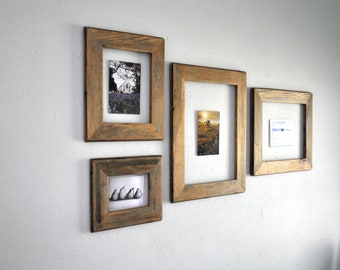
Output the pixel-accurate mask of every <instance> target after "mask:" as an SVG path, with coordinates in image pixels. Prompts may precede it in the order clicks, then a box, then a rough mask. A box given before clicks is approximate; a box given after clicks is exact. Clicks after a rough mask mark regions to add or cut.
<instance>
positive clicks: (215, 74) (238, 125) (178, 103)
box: [171, 63, 247, 202]
mask: <svg viewBox="0 0 340 270" xmlns="http://www.w3.org/2000/svg"><path fill="white" fill-rule="evenodd" d="M172 76H173V86H172V90H173V93H172V131H171V133H172V143H171V145H172V149H171V153H172V157H171V179H172V192H171V193H172V194H171V195H172V198H171V200H172V202H181V201H187V200H195V199H201V198H208V197H214V196H221V195H227V194H233V193H240V192H244V191H245V189H246V181H245V176H246V119H247V89H246V73H245V72H242V71H234V70H224V69H217V68H208V67H201V66H192V65H184V64H177V63H174V64H172ZM186 81H190V82H202V83H213V84H223V85H225V84H226V85H233V86H236V96H235V118H236V119H235V134H234V137H235V140H234V141H235V147H234V149H235V153H234V159H235V162H234V164H235V168H233V169H235V178H234V179H222V180H220V179H216V181H215V180H213V181H210V182H203V183H197V184H186V183H185V151H184V149H185V147H186V145H185V139H184V138H185V130H186V127H185V121H184V114H185V104H186V100H185V91H186V90H185V82H186ZM225 166H227V164H226V165H225ZM203 181H204V180H203Z"/></svg>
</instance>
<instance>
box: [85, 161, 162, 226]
mask: <svg viewBox="0 0 340 270" xmlns="http://www.w3.org/2000/svg"><path fill="white" fill-rule="evenodd" d="M141 174H147V175H148V194H149V197H148V205H147V206H143V207H137V208H131V209H126V210H118V211H111V212H110V211H109V178H110V177H112V176H118V175H141ZM161 219H162V156H144V157H125V158H105V159H91V231H92V232H98V231H103V230H108V229H115V228H120V227H125V226H131V225H136V224H142V223H148V222H153V221H159V220H161Z"/></svg>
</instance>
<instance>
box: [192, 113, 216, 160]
mask: <svg viewBox="0 0 340 270" xmlns="http://www.w3.org/2000/svg"><path fill="white" fill-rule="evenodd" d="M219 137H220V112H215V111H198V112H197V155H198V156H203V155H218V154H219Z"/></svg>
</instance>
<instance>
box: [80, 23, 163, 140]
mask: <svg viewBox="0 0 340 270" xmlns="http://www.w3.org/2000/svg"><path fill="white" fill-rule="evenodd" d="M103 48H109V49H119V50H126V51H134V52H140V53H148V54H150V77H151V78H150V88H151V89H150V123H107V122H104V121H103V117H104V116H103ZM85 66H86V70H85V76H86V78H85V80H86V86H85V94H86V95H85V97H86V138H85V139H86V141H132V140H141V141H143V140H162V139H163V116H164V39H163V38H158V37H151V36H144V35H138V34H130V33H123V32H116V31H110V30H103V29H96V28H90V27H85Z"/></svg>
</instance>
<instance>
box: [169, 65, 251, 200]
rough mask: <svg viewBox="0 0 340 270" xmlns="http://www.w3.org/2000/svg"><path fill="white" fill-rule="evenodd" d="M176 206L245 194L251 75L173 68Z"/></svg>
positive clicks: (173, 142) (215, 70)
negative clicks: (248, 91) (222, 196)
mask: <svg viewBox="0 0 340 270" xmlns="http://www.w3.org/2000/svg"><path fill="white" fill-rule="evenodd" d="M172 76H173V86H172V91H173V93H172V143H171V148H172V149H171V151H172V158H171V178H172V192H171V193H172V194H171V195H172V202H181V201H187V200H195V199H201V198H208V197H214V196H221V195H227V194H233V193H240V192H244V191H245V184H246V183H245V175H246V117H247V115H246V102H247V92H246V73H245V72H242V71H234V70H225V69H217V68H209V67H200V66H192V65H184V64H177V63H175V64H172Z"/></svg>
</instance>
